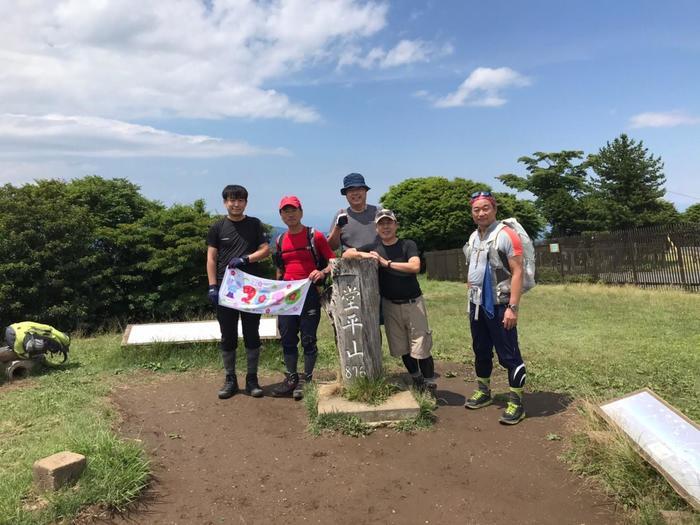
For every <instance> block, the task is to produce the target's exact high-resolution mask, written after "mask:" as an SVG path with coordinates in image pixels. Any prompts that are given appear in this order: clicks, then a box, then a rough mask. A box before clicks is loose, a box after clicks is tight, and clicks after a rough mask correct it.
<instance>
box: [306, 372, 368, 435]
mask: <svg viewBox="0 0 700 525" xmlns="http://www.w3.org/2000/svg"><path fill="white" fill-rule="evenodd" d="M304 407H305V408H306V411H307V413H308V415H309V426H308V430H309V432H310V433H311V434H313V435H314V436H320V435H321V434H322V433H324V432H329V433H335V432H339V433H341V434H345V435H346V436H352V437H361V436H367V435H369V434H371V433H372V430H373V429H372V427H371V426H370V425H368V424H366V423H364V422H363V421H362V420H361V419H360V418H358V417H356V416H351V415H349V414H343V413H339V412H334V413H331V414H321V415H319V413H318V387H317V386H316V385H315V384H314V383H307V384H306V385H304Z"/></svg>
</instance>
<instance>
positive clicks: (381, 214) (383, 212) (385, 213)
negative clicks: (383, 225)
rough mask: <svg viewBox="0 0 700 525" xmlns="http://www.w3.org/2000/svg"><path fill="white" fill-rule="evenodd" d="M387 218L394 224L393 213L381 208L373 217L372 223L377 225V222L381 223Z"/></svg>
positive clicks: (394, 216)
mask: <svg viewBox="0 0 700 525" xmlns="http://www.w3.org/2000/svg"><path fill="white" fill-rule="evenodd" d="M385 217H388V218H389V219H391V220H392V221H394V222H397V221H396V215H394V212H393V211H391V210H390V209H388V208H382V209H381V210H379V211H378V212H377V214H376V215H375V216H374V223H375V224H377V223H378V222H379V221H381V220H382V219H383V218H385Z"/></svg>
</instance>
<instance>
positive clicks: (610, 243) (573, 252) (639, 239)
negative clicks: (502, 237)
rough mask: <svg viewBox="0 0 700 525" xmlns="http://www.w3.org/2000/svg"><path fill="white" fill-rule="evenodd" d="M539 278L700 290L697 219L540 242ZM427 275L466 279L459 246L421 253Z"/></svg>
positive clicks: (538, 248) (538, 254)
mask: <svg viewBox="0 0 700 525" xmlns="http://www.w3.org/2000/svg"><path fill="white" fill-rule="evenodd" d="M535 257H536V263H537V264H536V267H537V274H538V275H537V276H536V279H537V280H538V281H540V282H561V281H571V280H577V281H590V282H603V283H611V284H635V285H637V286H642V287H669V286H670V287H681V288H684V289H686V290H689V291H696V292H700V224H674V225H670V226H653V227H648V228H638V229H632V230H622V231H617V232H609V233H594V234H588V235H580V236H576V237H563V238H559V239H549V240H547V241H545V242H538V243H537V246H535ZM425 261H426V269H427V274H428V278H429V279H439V280H448V281H464V282H466V280H467V268H466V262H465V259H464V254H463V253H462V250H461V249H454V250H443V251H437V252H426V253H425Z"/></svg>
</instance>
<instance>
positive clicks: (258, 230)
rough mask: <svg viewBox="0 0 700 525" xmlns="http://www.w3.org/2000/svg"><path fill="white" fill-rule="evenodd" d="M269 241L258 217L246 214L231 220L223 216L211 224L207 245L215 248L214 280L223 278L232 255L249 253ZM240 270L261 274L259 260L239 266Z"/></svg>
mask: <svg viewBox="0 0 700 525" xmlns="http://www.w3.org/2000/svg"><path fill="white" fill-rule="evenodd" d="M268 242H270V238H269V236H268V235H267V233H266V232H265V228H264V227H263V224H262V222H260V219H257V218H255V217H248V216H246V217H245V218H243V220H241V221H232V220H231V219H229V218H228V217H223V218H221V219H219V220H218V221H216V222H215V223H214V224H212V226H211V228H209V233H208V234H207V246H211V247H212V248H216V249H217V250H218V253H217V255H216V280H217V282H218V283H221V281H222V280H223V278H224V272H225V271H226V266H227V265H228V262H229V261H230V260H231V259H233V258H234V257H243V256H244V255H250V254H251V253H253V252H254V251H256V250H257V249H258V247H259V246H260V245H261V244H265V243H268ZM241 270H243V271H244V272H246V273H249V274H251V275H256V276H258V277H260V276H261V272H262V266H261V265H260V263H259V262H254V263H249V264H246V265H245V266H241Z"/></svg>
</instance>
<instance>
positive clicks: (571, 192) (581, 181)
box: [496, 150, 599, 237]
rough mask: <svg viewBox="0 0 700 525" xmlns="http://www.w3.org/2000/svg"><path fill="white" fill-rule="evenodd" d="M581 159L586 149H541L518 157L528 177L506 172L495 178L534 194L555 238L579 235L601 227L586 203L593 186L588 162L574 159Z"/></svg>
mask: <svg viewBox="0 0 700 525" xmlns="http://www.w3.org/2000/svg"><path fill="white" fill-rule="evenodd" d="M581 159H583V151H573V150H566V151H560V152H557V153H543V152H540V151H538V152H535V153H534V154H533V156H532V157H520V158H519V159H518V162H520V163H522V164H524V165H525V170H526V171H527V175H526V176H524V177H521V176H518V175H514V174H512V173H506V174H503V175H500V176H498V177H496V178H497V179H498V180H500V181H501V182H503V184H505V185H506V186H508V187H509V188H513V189H515V190H517V191H529V192H530V193H532V194H533V195H534V196H535V205H536V207H537V209H538V210H539V212H540V213H541V214H542V215H543V216H544V218H545V219H546V220H547V222H548V223H549V225H550V227H551V231H550V235H551V236H552V237H560V236H566V235H576V234H579V233H581V232H583V231H586V230H595V229H599V228H597V227H596V226H597V225H596V224H595V222H593V221H592V220H591V218H590V217H589V213H588V206H587V204H586V202H585V197H586V196H587V194H588V193H589V192H590V189H591V188H590V186H589V184H588V182H587V173H586V170H587V169H588V163H587V161H585V160H582V161H581V162H578V163H576V162H575V161H577V160H581Z"/></svg>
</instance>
